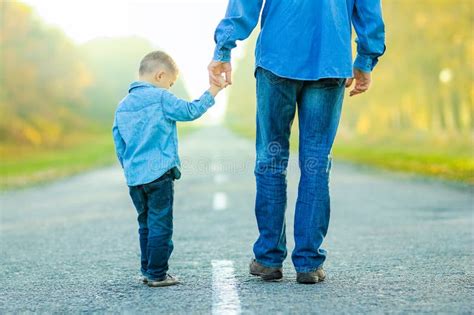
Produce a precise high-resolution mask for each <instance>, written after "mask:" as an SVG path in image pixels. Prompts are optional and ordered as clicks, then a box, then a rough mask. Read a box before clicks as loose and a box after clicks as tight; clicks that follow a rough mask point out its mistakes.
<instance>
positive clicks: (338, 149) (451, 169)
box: [228, 123, 474, 184]
mask: <svg viewBox="0 0 474 315" xmlns="http://www.w3.org/2000/svg"><path fill="white" fill-rule="evenodd" d="M228 126H229V127H230V129H231V130H233V131H234V132H236V133H237V134H239V135H241V136H244V137H246V138H250V139H254V138H255V129H254V128H248V127H246V126H244V124H237V123H235V124H233V123H228ZM295 129H296V128H293V132H292V136H291V150H292V151H297V148H298V135H297V132H296V130H295ZM333 156H334V158H335V159H339V160H344V161H349V162H353V163H357V164H361V165H368V166H373V167H377V168H381V169H388V170H391V171H401V172H407V173H413V174H421V175H424V176H429V177H434V178H442V179H447V180H454V181H459V182H463V183H468V184H474V149H473V146H472V143H469V141H468V140H465V141H457V142H456V141H451V142H449V141H444V142H436V141H433V140H430V141H424V142H415V141H410V140H406V139H393V138H391V139H389V141H387V140H384V139H379V140H374V141H368V140H366V139H351V140H343V139H340V138H339V137H338V138H337V139H336V142H335V144H334V148H333Z"/></svg>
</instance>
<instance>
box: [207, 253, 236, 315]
mask: <svg viewBox="0 0 474 315" xmlns="http://www.w3.org/2000/svg"><path fill="white" fill-rule="evenodd" d="M240 313H241V308H240V299H239V294H238V292H237V280H236V279H235V276H234V264H233V262H232V261H230V260H213V261H212V314H216V315H217V314H218V315H220V314H226V315H227V314H240Z"/></svg>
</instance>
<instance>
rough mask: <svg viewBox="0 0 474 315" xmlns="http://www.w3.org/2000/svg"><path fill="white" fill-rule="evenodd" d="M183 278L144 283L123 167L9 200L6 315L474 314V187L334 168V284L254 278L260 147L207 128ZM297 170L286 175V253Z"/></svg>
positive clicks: (195, 161)
mask: <svg viewBox="0 0 474 315" xmlns="http://www.w3.org/2000/svg"><path fill="white" fill-rule="evenodd" d="M180 151H181V156H182V160H183V168H184V170H183V178H182V179H181V180H179V181H177V182H176V185H175V192H176V195H175V210H174V217H175V230H174V241H175V251H174V254H173V256H172V259H171V270H170V272H171V273H172V274H173V275H176V276H178V277H179V278H180V279H181V280H182V281H183V284H181V285H179V286H175V287H169V288H148V287H147V286H145V285H143V284H141V283H140V282H139V281H138V276H139V272H138V268H139V248H138V232H137V228H138V227H137V224H136V217H135V210H134V208H133V207H132V204H131V202H130V199H129V196H128V191H127V188H126V186H125V183H124V180H123V177H122V173H121V169H120V168H119V167H117V166H114V167H109V168H105V169H100V170H95V171H91V172H88V173H85V174H81V175H78V176H74V177H72V178H68V179H64V180H60V181H57V182H54V183H52V184H47V185H43V186H37V187H33V188H28V189H24V190H18V191H9V192H6V193H3V194H1V196H0V201H1V226H0V228H1V230H0V240H1V243H0V249H1V255H0V263H1V278H0V288H1V289H0V292H1V293H0V313H2V314H3V313H10V312H13V313H18V312H40V313H51V312H58V313H65V312H67V313H69V312H74V313H77V312H99V313H104V312H105V313H116V312H121V313H139V312H140V313H141V312H148V313H164V314H174V313H175V314H190V313H196V314H208V313H214V314H232V313H243V314H309V313H322V314H328V313H334V314H343V313H347V314H367V313H377V314H378V313H430V314H431V313H449V314H472V313H473V312H474V311H473V307H474V302H473V296H474V295H473V291H474V290H473V289H474V270H473V265H474V264H473V262H474V261H473V257H474V248H473V246H474V245H473V244H474V242H473V223H474V217H473V190H472V187H463V186H460V185H453V184H447V183H443V182H439V181H433V180H426V179H423V178H418V177H412V176H408V175H400V174H393V173H388V172H380V171H374V170H370V169H364V168H358V167H354V166H351V165H348V164H344V163H341V162H338V161H335V163H334V164H333V168H332V178H331V194H332V213H331V225H330V228H329V234H328V237H327V239H326V241H325V244H324V246H325V248H326V249H327V250H328V259H327V261H326V264H325V268H326V270H327V273H328V276H327V279H326V281H325V282H323V283H320V284H317V285H312V286H311V285H309V286H308V285H299V284H297V283H296V281H295V278H296V277H295V272H294V270H293V268H292V265H291V261H290V260H289V259H288V260H287V262H286V263H285V266H284V277H285V278H284V281H282V282H280V283H265V282H262V281H261V280H259V279H258V278H254V277H251V276H249V275H248V273H247V272H248V262H249V260H250V259H251V257H252V244H253V242H254V240H255V238H256V233H257V228H256V223H255V219H254V214H253V203H254V197H255V191H254V187H255V185H254V177H253V160H254V146H253V143H252V142H251V141H248V140H245V139H242V138H239V137H236V136H235V135H233V134H231V133H230V132H229V131H227V130H225V129H222V128H219V127H213V128H207V129H203V130H200V131H197V132H196V133H194V134H192V135H190V136H188V137H187V138H185V139H184V141H182V142H181V143H180ZM297 176H298V169H297V167H296V164H295V159H293V160H292V162H291V163H290V166H289V180H288V184H289V208H288V212H287V221H288V245H289V249H290V251H291V249H292V248H293V237H292V222H293V219H292V216H293V213H294V204H295V198H296V187H297V185H296V183H297Z"/></svg>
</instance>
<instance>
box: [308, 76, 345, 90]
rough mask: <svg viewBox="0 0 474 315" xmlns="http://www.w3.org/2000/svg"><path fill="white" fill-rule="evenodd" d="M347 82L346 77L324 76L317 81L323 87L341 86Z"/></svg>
mask: <svg viewBox="0 0 474 315" xmlns="http://www.w3.org/2000/svg"><path fill="white" fill-rule="evenodd" d="M345 82H346V79H345V78H324V79H319V80H317V81H315V83H316V84H318V85H319V87H321V88H335V87H341V86H342V85H344V83H345Z"/></svg>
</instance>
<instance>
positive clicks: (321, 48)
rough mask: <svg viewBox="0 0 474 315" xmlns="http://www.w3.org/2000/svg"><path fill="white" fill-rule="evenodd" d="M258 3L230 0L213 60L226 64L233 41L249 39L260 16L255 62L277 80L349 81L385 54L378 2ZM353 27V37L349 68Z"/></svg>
mask: <svg viewBox="0 0 474 315" xmlns="http://www.w3.org/2000/svg"><path fill="white" fill-rule="evenodd" d="M263 3H264V1H263V0H229V4H228V7H227V12H226V15H225V18H224V19H222V21H221V22H220V23H219V25H218V26H217V28H216V31H215V35H214V40H215V42H216V48H215V51H214V60H218V61H230V59H231V50H232V49H233V48H234V47H235V46H236V41H237V40H244V39H246V38H247V37H248V36H249V35H250V33H251V32H252V30H253V29H254V28H255V26H256V25H257V22H258V20H259V17H260V16H261V24H260V32H259V36H258V39H257V44H256V47H255V62H256V65H257V66H260V67H263V68H265V69H267V70H270V71H272V72H273V73H275V74H277V75H278V76H280V77H286V78H292V79H299V80H317V79H321V78H349V77H352V68H353V67H355V68H358V69H361V70H362V71H365V72H370V71H371V70H372V69H373V68H374V67H375V65H376V64H377V61H378V57H380V56H381V55H382V54H383V53H384V52H385V26H384V22H383V19H382V6H381V1H380V0H284V1H283V0H266V1H265V4H263ZM262 7H263V10H262ZM260 13H261V14H260ZM352 26H354V29H355V31H356V33H357V39H356V42H357V57H356V59H355V61H354V64H352V47H351V38H352V34H351V33H352Z"/></svg>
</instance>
